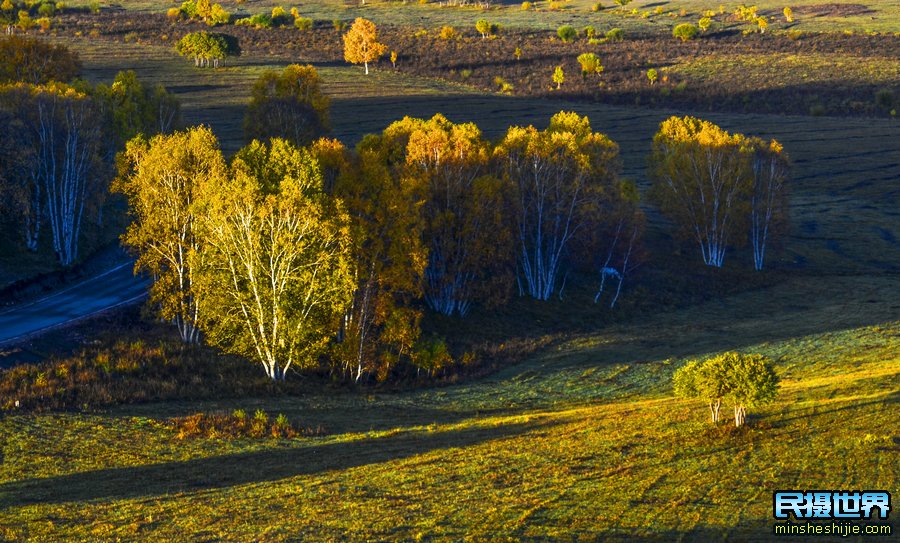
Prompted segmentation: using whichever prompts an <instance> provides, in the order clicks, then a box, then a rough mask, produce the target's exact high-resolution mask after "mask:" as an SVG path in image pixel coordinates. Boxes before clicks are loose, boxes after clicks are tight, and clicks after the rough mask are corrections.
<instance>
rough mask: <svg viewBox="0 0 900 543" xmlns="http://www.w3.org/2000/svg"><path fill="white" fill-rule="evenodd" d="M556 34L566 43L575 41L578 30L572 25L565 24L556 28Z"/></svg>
mask: <svg viewBox="0 0 900 543" xmlns="http://www.w3.org/2000/svg"><path fill="white" fill-rule="evenodd" d="M556 35H557V36H559V39H561V40H562V41H564V42H566V43H570V42H573V41H575V38H577V37H578V31H577V30H575V27H573V26H570V25H563V26H561V27H559V28H557V29H556Z"/></svg>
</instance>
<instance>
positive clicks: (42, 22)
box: [35, 17, 51, 32]
mask: <svg viewBox="0 0 900 543" xmlns="http://www.w3.org/2000/svg"><path fill="white" fill-rule="evenodd" d="M35 23H37V25H38V26H39V27H41V30H43V31H44V32H46V31H48V30H50V24H51V23H50V17H41V18H40V19H38V20H36V21H35Z"/></svg>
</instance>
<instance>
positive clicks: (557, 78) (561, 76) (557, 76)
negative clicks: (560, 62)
mask: <svg viewBox="0 0 900 543" xmlns="http://www.w3.org/2000/svg"><path fill="white" fill-rule="evenodd" d="M565 81H566V74H565V73H564V72H563V69H562V66H557V67H556V69H554V70H553V82H554V83H556V90H559V89H560V88H562V84H563V83H564V82H565Z"/></svg>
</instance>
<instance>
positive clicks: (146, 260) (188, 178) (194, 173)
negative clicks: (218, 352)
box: [113, 127, 227, 343]
mask: <svg viewBox="0 0 900 543" xmlns="http://www.w3.org/2000/svg"><path fill="white" fill-rule="evenodd" d="M119 167H120V173H119V177H118V179H117V180H116V182H115V184H114V186H113V188H114V189H115V190H116V191H119V192H122V193H123V194H125V196H126V197H127V198H128V203H129V206H130V213H131V216H132V222H131V224H130V225H129V226H128V230H127V231H126V233H125V234H124V235H123V236H122V242H123V244H124V245H126V246H127V247H128V248H129V249H131V251H132V252H134V253H135V254H136V255H137V261H136V262H135V272H136V273H137V272H144V273H147V274H148V275H150V276H151V277H152V278H153V280H154V281H153V285H152V286H151V287H150V301H149V303H150V305H151V306H152V307H154V308H156V310H157V311H158V313H159V316H160V317H162V318H163V319H166V320H168V321H172V322H173V323H174V324H175V326H176V327H177V328H178V331H179V334H180V335H181V339H182V340H183V341H184V342H186V343H197V342H198V341H199V339H200V332H199V328H198V326H197V324H198V322H199V320H200V317H201V308H200V305H201V304H200V293H199V292H198V288H197V285H196V282H197V277H198V275H199V272H200V270H201V268H202V267H203V262H204V260H203V257H204V255H205V242H206V236H207V233H206V229H205V225H204V223H205V221H207V217H206V215H205V214H206V211H205V210H204V209H203V202H204V201H205V198H206V195H207V194H208V193H210V192H212V191H216V190H220V187H221V185H222V183H223V181H224V179H225V178H226V173H227V171H226V164H225V160H224V158H223V157H222V152H221V151H220V150H219V145H218V141H217V140H216V137H215V136H214V135H213V133H212V131H211V130H210V129H209V128H206V127H197V128H192V129H190V130H187V131H184V132H176V133H174V134H172V135H159V136H156V137H154V138H153V139H151V140H150V141H147V140H145V139H143V138H142V137H137V138H135V139H133V140H132V141H130V142H129V143H128V145H127V147H126V151H125V153H124V154H123V156H122V159H121V160H120V165H119Z"/></svg>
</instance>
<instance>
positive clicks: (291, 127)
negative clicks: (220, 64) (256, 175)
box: [244, 64, 331, 145]
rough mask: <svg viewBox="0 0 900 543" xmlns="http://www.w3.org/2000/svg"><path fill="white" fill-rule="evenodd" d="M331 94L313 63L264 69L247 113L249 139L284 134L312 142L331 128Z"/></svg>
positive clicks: (296, 141) (303, 142)
mask: <svg viewBox="0 0 900 543" xmlns="http://www.w3.org/2000/svg"><path fill="white" fill-rule="evenodd" d="M330 102H331V101H330V100H329V98H328V97H327V96H326V95H325V93H323V92H322V88H321V79H320V78H319V73H318V72H317V71H316V69H315V68H313V67H312V66H299V65H297V64H291V65H290V66H288V67H286V68H285V69H284V71H282V72H280V73H279V72H276V71H274V70H271V71H267V72H265V73H263V74H262V75H261V76H260V78H259V79H257V81H256V83H254V85H253V90H252V91H251V98H250V104H249V106H248V107H247V113H246V114H245V115H244V134H245V135H246V137H247V139H248V140H253V139H259V140H266V139H269V138H285V139H287V140H288V141H291V142H292V143H293V144H294V145H309V144H310V143H312V142H313V141H314V140H316V139H317V138H319V137H321V136H323V135H324V134H326V133H327V132H328V130H329V129H330V120H329V112H328V107H329V104H330Z"/></svg>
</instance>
